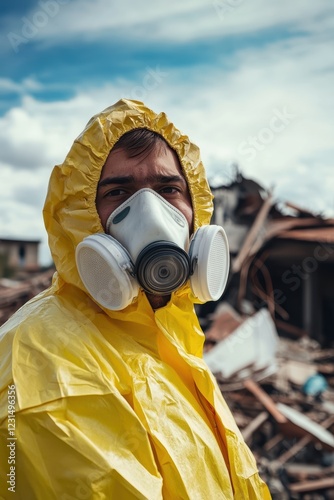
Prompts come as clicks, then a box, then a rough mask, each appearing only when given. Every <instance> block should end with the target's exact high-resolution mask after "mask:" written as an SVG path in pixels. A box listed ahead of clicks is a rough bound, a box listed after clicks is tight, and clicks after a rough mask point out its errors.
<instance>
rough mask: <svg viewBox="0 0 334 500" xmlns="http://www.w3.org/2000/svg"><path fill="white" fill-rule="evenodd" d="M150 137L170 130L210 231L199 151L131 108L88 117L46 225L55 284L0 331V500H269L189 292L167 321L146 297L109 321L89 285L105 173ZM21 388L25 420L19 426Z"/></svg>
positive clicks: (56, 174) (59, 173) (161, 118)
mask: <svg viewBox="0 0 334 500" xmlns="http://www.w3.org/2000/svg"><path fill="white" fill-rule="evenodd" d="M65 126H66V125H65ZM138 127H146V128H149V129H152V130H155V131H157V132H159V133H160V134H161V135H162V136H163V137H164V138H165V139H166V140H167V142H168V143H169V144H170V145H171V146H172V147H173V148H174V149H175V151H176V152H177V154H178V156H179V159H180V161H181V164H182V168H183V170H184V175H185V178H186V180H187V182H188V185H189V190H190V193H191V198H192V203H193V209H194V225H195V229H197V228H198V227H199V226H201V225H203V224H208V223H209V221H210V217H211V212H212V196H211V193H210V190H209V187H208V184H207V181H206V177H205V173H204V169H203V165H202V163H201V161H200V157H199V151H198V148H197V147H196V146H195V145H193V144H191V143H190V141H189V139H188V138H187V137H186V136H184V135H182V134H181V133H180V132H179V131H178V130H177V129H176V128H175V127H174V125H173V124H172V123H170V122H169V121H168V119H167V117H166V115H165V114H164V113H161V114H155V113H154V112H153V111H151V110H149V109H147V108H146V107H145V106H144V105H143V104H142V103H140V102H137V101H130V100H121V101H119V102H118V103H116V104H115V105H114V106H111V107H109V108H108V109H106V110H105V111H103V112H102V113H100V114H99V115H96V116H95V117H93V118H92V119H91V120H90V122H89V123H88V124H87V127H86V129H85V130H84V132H83V133H82V134H81V135H80V136H79V137H78V138H77V140H76V141H75V142H74V144H73V146H72V148H71V149H70V151H69V153H68V155H67V157H66V159H65V161H64V163H63V164H62V165H59V166H56V167H55V168H54V170H53V173H52V176H51V180H50V185H49V190H48V194H47V199H46V203H45V207H44V218H45V224H46V228H47V231H48V234H49V244H50V248H51V251H52V255H53V258H54V262H55V264H56V268H57V273H56V274H55V276H54V279H53V284H52V286H51V288H50V289H48V290H46V291H45V292H43V293H42V294H40V295H39V296H37V297H35V298H34V299H32V300H31V301H30V302H29V303H27V304H26V305H25V306H24V307H23V308H21V309H20V310H19V311H18V312H17V313H16V314H15V315H14V316H13V317H12V318H10V320H9V321H8V322H7V323H6V324H5V325H4V326H3V327H2V329H1V337H0V352H1V365H2V369H1V376H0V391H1V393H0V395H1V400H0V411H1V413H0V428H1V441H0V456H1V461H0V470H1V472H0V475H1V478H0V479H1V483H0V497H1V498H6V499H7V498H9V499H11V498H20V499H22V500H30V499H33V500H35V499H36V500H49V499H50V500H51V499H54V500H74V499H99V500H102V499H116V500H126V499H135V498H140V499H152V500H153V499H161V498H164V499H171V500H174V499H199V500H218V499H232V498H237V499H240V500H246V499H268V498H270V494H269V492H268V489H267V487H266V485H265V484H264V483H263V482H262V480H261V479H260V477H259V475H258V472H257V468H256V465H255V461H254V458H253V456H252V454H251V453H250V451H249V449H248V448H247V446H246V445H245V443H244V441H243V439H242V436H241V434H240V432H239V430H238V429H237V427H236V424H235V422H234V419H233V417H232V415H231V413H230V411H229V409H228V408H227V406H226V403H225V402H224V399H223V397H222V396H221V393H220V391H219V388H218V387H217V384H216V382H215V379H214V377H213V376H212V374H211V373H210V371H209V370H208V368H207V366H206V364H205V363H204V361H203V359H202V346H203V340H204V335H203V333H202V331H201V329H200V326H199V324H198V321H197V318H196V314H195V312H194V302H195V298H194V297H193V296H192V293H191V290H190V287H189V284H185V285H184V286H183V287H182V288H181V289H180V290H178V291H176V292H175V293H173V294H172V298H171V300H170V302H169V303H168V304H167V305H166V306H165V307H163V308H161V309H158V310H156V311H153V310H152V308H151V306H150V304H149V302H148V300H147V298H146V295H145V294H144V293H143V292H140V294H139V296H138V298H137V299H135V301H134V302H133V303H132V304H131V305H130V306H128V307H127V308H126V309H124V310H122V311H115V312H110V311H109V312H108V311H106V310H102V309H101V308H100V307H99V306H98V305H97V304H96V303H95V302H94V301H93V300H92V299H91V298H90V296H89V295H88V293H87V291H86V290H85V288H84V286H83V283H82V282H81V280H80V278H79V275H78V272H77V269H76V265H75V257H74V253H75V248H76V245H77V244H78V243H79V242H80V241H81V240H82V239H83V238H84V237H85V236H87V235H89V234H94V233H97V232H103V228H102V226H101V223H100V219H99V217H98V214H97V212H96V208H95V195H96V188H97V182H98V180H99V177H100V173H101V169H102V166H103V164H104V162H105V160H106V158H107V155H108V153H109V151H110V149H111V148H112V146H113V145H114V144H115V142H116V141H117V140H118V139H119V137H120V136H121V135H122V134H123V133H125V132H127V131H129V130H131V129H133V128H138ZM12 384H15V391H16V392H15V397H16V413H14V414H13V411H9V416H10V420H7V413H8V410H7V408H10V409H11V410H12V407H10V406H8V404H9V402H11V403H12V402H13V399H12V397H11V395H12V392H11V391H12V390H13V387H12ZM8 386H10V387H11V388H10V389H8ZM13 417H14V418H15V438H16V440H15V441H13V439H14V438H13V434H10V433H9V428H10V432H13V427H12V425H11V426H9V423H12V424H13V421H12V418H13ZM8 443H11V446H12V448H10V447H7V444H8ZM13 443H14V445H13ZM13 447H14V448H13ZM13 454H14V456H13ZM12 459H14V463H13V462H12V463H11V464H10V463H9V461H10V460H12ZM10 467H14V470H13V469H10ZM13 472H14V475H13ZM10 474H12V475H11V476H10ZM14 476H15V477H14ZM10 479H12V480H13V479H14V483H15V488H14V489H15V494H14V493H13V490H12V491H8V488H9V487H10V485H11V483H10V482H8V483H7V481H9V480H10Z"/></svg>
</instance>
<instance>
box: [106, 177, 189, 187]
mask: <svg viewBox="0 0 334 500" xmlns="http://www.w3.org/2000/svg"><path fill="white" fill-rule="evenodd" d="M147 181H153V182H159V183H162V184H165V183H171V182H185V178H184V177H183V176H182V175H152V176H150V177H149V178H148V179H147ZM134 182H135V178H134V177H133V176H132V175H126V176H120V177H106V178H105V179H102V180H101V181H100V182H99V183H98V187H103V186H108V185H110V184H131V183H134Z"/></svg>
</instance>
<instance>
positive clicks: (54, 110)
mask: <svg viewBox="0 0 334 500" xmlns="http://www.w3.org/2000/svg"><path fill="white" fill-rule="evenodd" d="M0 9H1V19H0V30H1V43H0V54H1V62H2V64H1V70H2V71H1V76H0V175H1V182H0V213H1V219H0V237H13V238H26V239H41V240H42V242H43V243H42V245H41V252H40V258H41V262H42V263H43V264H47V263H48V262H49V261H50V256H49V253H48V250H47V243H46V240H47V238H46V234H45V230H44V226H43V221H42V215H41V211H42V206H43V202H44V198H45V194H46V189H47V183H48V178H49V175H50V172H51V169H52V167H53V166H54V165H55V164H57V163H60V162H62V161H63V159H64V157H65V155H66V153H67V151H68V149H69V147H70V145H71V144H72V142H73V140H74V139H75V137H76V136H77V135H78V134H79V133H80V131H81V130H82V129H83V128H84V126H85V124H86V122H87V121H88V119H89V118H90V117H91V116H92V115H93V114H95V113H96V112H98V111H99V110H102V109H104V108H105V107H107V106H109V105H110V104H113V103H114V102H116V101H118V100H119V98H120V97H128V98H133V99H139V100H142V101H144V102H145V103H146V104H147V105H148V106H149V107H151V108H152V109H154V110H155V111H165V112H166V113H167V114H168V115H169V117H170V118H171V119H172V121H174V123H175V124H176V126H177V127H178V128H180V129H181V130H182V131H184V132H185V133H187V134H188V135H189V136H190V137H191V139H192V140H193V141H194V142H196V143H197V144H198V145H199V146H200V147H201V151H202V158H203V161H204V162H205V165H206V167H207V171H208V176H209V179H210V181H211V182H212V184H214V183H217V182H220V181H227V182H229V181H230V180H231V179H232V178H233V172H234V165H235V164H238V165H239V168H240V169H241V171H242V172H243V174H244V175H245V176H246V177H251V178H253V179H255V180H257V181H259V182H260V183H261V184H263V185H264V186H265V187H267V188H274V193H275V195H276V197H277V199H278V200H283V201H284V200H289V201H292V202H294V203H297V204H299V205H301V206H304V207H305V208H308V209H311V210H312V211H314V212H316V213H317V212H322V213H324V214H326V215H328V216H333V215H334V175H333V166H334V144H333V138H334V137H333V136H334V134H333V132H334V99H333V95H334V94H333V89H334V56H333V54H334V2H333V1H332V0H317V1H316V2H315V1H314V0H294V1H291V0H281V1H279V2H278V1H275V0H182V1H180V0H169V1H168V2H166V1H163V0H155V1H154V2H153V1H149V0H122V2H120V1H119V2H116V0H40V1H38V2H36V1H32V0H21V1H20V0H13V1H11V2H2V3H1V7H0Z"/></svg>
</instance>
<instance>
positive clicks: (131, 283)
mask: <svg viewBox="0 0 334 500" xmlns="http://www.w3.org/2000/svg"><path fill="white" fill-rule="evenodd" d="M75 259H76V264H77V269H78V272H79V275H80V278H81V280H82V282H83V284H84V285H85V287H86V289H87V290H88V292H89V294H90V295H91V296H92V297H93V299H94V300H96V302H98V303H99V304H100V305H101V306H102V307H105V308H106V309H110V310H114V311H117V310H121V309H124V308H125V307H127V306H128V305H129V304H131V302H132V301H133V299H134V298H135V297H137V295H138V293H139V284H138V282H137V281H136V279H135V278H134V277H133V272H134V266H133V263H132V261H131V257H130V255H129V253H128V252H127V251H126V249H125V248H124V247H123V246H122V245H121V244H120V243H119V242H118V241H117V240H115V238H113V237H112V236H108V235H106V234H102V233H98V234H94V235H91V236H87V237H86V238H85V239H84V240H83V241H82V242H81V243H79V245H78V246H77V248H76V252H75Z"/></svg>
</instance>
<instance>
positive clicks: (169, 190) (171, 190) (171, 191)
mask: <svg viewBox="0 0 334 500" xmlns="http://www.w3.org/2000/svg"><path fill="white" fill-rule="evenodd" d="M178 191H179V190H178V189H177V188H176V187H173V186H166V187H164V188H162V189H160V193H163V194H174V193H177V192H178Z"/></svg>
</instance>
